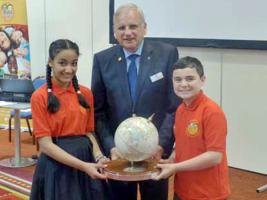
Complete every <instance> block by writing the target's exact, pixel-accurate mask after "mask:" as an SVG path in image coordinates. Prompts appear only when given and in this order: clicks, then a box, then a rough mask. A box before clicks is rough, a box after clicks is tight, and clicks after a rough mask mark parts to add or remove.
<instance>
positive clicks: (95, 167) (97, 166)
mask: <svg viewBox="0 0 267 200" xmlns="http://www.w3.org/2000/svg"><path fill="white" fill-rule="evenodd" d="M105 167H107V166H106V165H105V164H102V163H100V162H99V163H85V165H84V166H83V169H84V170H83V171H84V172H85V173H87V174H88V175H89V176H90V177H91V178H93V179H97V178H99V179H107V177H106V175H104V174H102V173H101V172H100V171H102V169H103V168H105Z"/></svg>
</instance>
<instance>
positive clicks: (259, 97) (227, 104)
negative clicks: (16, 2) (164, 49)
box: [27, 0, 267, 174]
mask: <svg viewBox="0 0 267 200" xmlns="http://www.w3.org/2000/svg"><path fill="white" fill-rule="evenodd" d="M27 2H28V15H29V36H30V45H31V54H32V56H31V58H32V75H33V77H35V76H37V75H40V74H45V73H44V70H45V63H46V60H47V53H46V52H47V49H48V45H49V43H50V42H51V41H52V40H54V39H57V38H59V37H64V38H70V39H72V40H74V41H76V42H77V43H78V44H79V46H80V48H81V54H82V55H81V57H80V60H79V71H78V78H79V80H80V82H81V83H83V84H85V85H87V86H90V80H91V65H92V59H93V57H92V56H93V53H95V52H97V51H100V50H102V49H104V48H106V47H108V46H110V44H109V43H108V37H109V14H108V12H109V1H107V0H76V1H73V0H57V1H54V0H27ZM62 8H64V9H62ZM148 28H149V24H148ZM178 49H179V52H180V57H182V56H185V55H191V56H196V57H198V58H199V59H200V60H201V61H202V63H203V64H204V66H205V71H206V75H207V82H206V85H205V88H204V90H205V92H206V94H207V95H209V96H210V97H211V98H213V99H214V100H215V101H216V102H217V103H218V104H219V105H221V106H222V108H223V109H224V111H225V113H226V116H227V119H228V141H227V142H228V143H227V148H228V159H229V165H230V166H233V167H238V168H241V169H246V170H251V171H255V172H260V173H264V174H267V161H266V155H265V154H266V152H267V145H265V141H267V134H266V128H265V126H264V125H265V123H266V120H267V117H266V114H267V105H266V102H267V90H266V87H265V85H266V82H267V51H251V50H227V49H206V48H185V47H178Z"/></svg>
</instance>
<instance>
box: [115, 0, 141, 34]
mask: <svg viewBox="0 0 267 200" xmlns="http://www.w3.org/2000/svg"><path fill="white" fill-rule="evenodd" d="M124 10H135V11H136V12H137V13H138V14H139V15H140V17H141V23H142V24H145V23H146V21H145V15H144V12H143V10H142V9H141V8H140V7H138V6H137V5H136V4H133V3H126V4H123V5H121V6H120V7H118V8H117V10H116V12H115V13H114V15H113V29H114V28H115V27H114V26H115V24H116V20H117V18H118V17H119V16H120V14H121V12H122V11H124Z"/></svg>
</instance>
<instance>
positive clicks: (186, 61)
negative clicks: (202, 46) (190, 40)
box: [172, 56, 204, 77]
mask: <svg viewBox="0 0 267 200" xmlns="http://www.w3.org/2000/svg"><path fill="white" fill-rule="evenodd" d="M184 68H194V69H196V71H197V73H198V75H199V76H200V77H202V76H204V69H203V65H202V64H201V62H200V61H199V60H198V59H197V58H195V57H190V56H186V57H183V58H180V59H179V60H178V61H177V62H176V63H174V65H173V67H172V70H173V71H174V70H176V69H184Z"/></svg>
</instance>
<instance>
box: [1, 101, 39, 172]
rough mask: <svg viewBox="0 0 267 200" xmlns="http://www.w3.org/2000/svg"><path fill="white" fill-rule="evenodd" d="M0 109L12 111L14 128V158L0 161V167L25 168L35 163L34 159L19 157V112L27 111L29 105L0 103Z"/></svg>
mask: <svg viewBox="0 0 267 200" xmlns="http://www.w3.org/2000/svg"><path fill="white" fill-rule="evenodd" d="M0 107H2V108H11V109H14V111H15V115H14V127H15V155H14V157H11V158H7V159H3V160H0V166H4V167H12V168H18V167H27V166H31V165H34V164H35V163H36V160H35V159H32V158H25V157H21V143H20V142H21V141H20V136H21V135H20V134H21V130H20V110H24V109H29V108H30V107H31V105H30V104H29V103H22V102H7V101H0Z"/></svg>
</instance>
